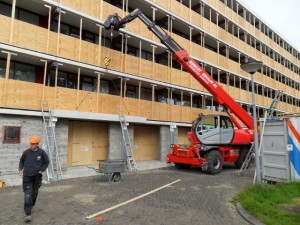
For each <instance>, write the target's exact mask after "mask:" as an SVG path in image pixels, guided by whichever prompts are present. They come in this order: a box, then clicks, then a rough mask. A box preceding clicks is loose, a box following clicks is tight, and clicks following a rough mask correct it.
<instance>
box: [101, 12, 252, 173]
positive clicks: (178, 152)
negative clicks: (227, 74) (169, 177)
mask: <svg viewBox="0 0 300 225" xmlns="http://www.w3.org/2000/svg"><path fill="white" fill-rule="evenodd" d="M135 18H139V19H140V20H141V21H142V22H143V23H144V24H145V25H146V26H147V27H148V28H149V30H151V31H152V32H153V33H154V34H155V35H156V36H157V37H158V38H159V39H160V41H161V42H162V43H163V44H164V45H165V46H166V47H167V48H168V50H169V51H170V52H171V53H172V54H173V57H174V58H175V59H176V60H177V61H178V62H179V63H180V64H181V65H182V66H183V67H184V68H185V69H186V70H187V71H188V72H189V73H190V74H191V75H192V76H193V77H194V78H195V79H196V80H197V81H198V82H199V83H200V84H201V85H203V86H204V87H205V89H206V90H207V91H209V92H210V93H211V94H212V95H213V97H214V98H215V100H216V101H217V102H218V103H219V104H220V105H223V106H225V108H227V109H229V110H230V111H231V112H232V113H233V114H234V115H235V116H236V117H238V118H239V119H240V120H241V121H242V122H243V123H244V125H245V126H246V127H247V128H245V129H244V128H243V127H242V126H241V125H240V124H239V123H238V122H237V120H236V119H235V118H234V117H233V116H231V115H230V114H229V116H226V115H206V116H203V115H201V116H199V117H198V118H197V119H196V120H195V121H194V122H193V125H192V130H191V131H190V132H188V137H189V140H190V141H191V142H192V145H190V146H189V145H181V144H176V145H173V146H172V152H171V153H169V154H168V155H167V157H166V161H167V163H174V164H175V166H176V168H178V169H184V168H189V167H191V166H196V167H201V168H202V170H203V171H206V172H207V173H210V174H217V173H219V172H221V170H222V166H223V164H224V163H234V164H235V166H236V167H237V168H240V167H241V166H242V164H243V161H244V159H245V157H246V155H247V153H248V151H249V149H250V147H251V145H252V142H253V139H254V135H253V129H254V121H253V118H252V117H251V116H250V115H249V114H248V113H247V112H246V111H245V110H244V109H243V108H242V107H241V106H240V105H239V104H238V103H237V102H236V101H235V100H234V99H233V98H232V97H231V96H230V95H229V94H228V93H227V92H226V91H225V90H224V89H223V88H222V86H221V85H220V84H219V83H218V82H216V81H215V80H214V79H213V78H212V77H211V76H210V75H209V74H208V73H207V72H206V71H205V70H204V69H203V68H202V67H201V66H200V65H199V64H198V63H197V62H196V61H195V60H194V59H193V58H191V57H190V56H189V54H188V53H187V52H186V51H185V50H184V49H183V48H182V47H181V46H179V44H177V42H176V41H175V40H174V39H173V38H172V37H170V36H169V35H168V34H167V33H166V32H165V31H164V30H163V29H162V28H160V27H159V26H158V25H156V24H155V23H154V22H153V21H151V20H150V19H148V17H147V16H146V15H144V14H143V13H142V11H141V10H140V9H135V10H133V11H132V12H131V13H129V14H128V15H127V16H126V17H124V18H123V19H122V18H120V17H119V16H118V14H114V15H110V16H108V18H107V20H106V21H105V22H104V27H105V29H107V30H108V29H114V30H116V31H117V30H119V29H120V28H124V27H125V24H126V23H129V22H131V21H132V20H134V19H135Z"/></svg>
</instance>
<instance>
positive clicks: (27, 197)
mask: <svg viewBox="0 0 300 225" xmlns="http://www.w3.org/2000/svg"><path fill="white" fill-rule="evenodd" d="M39 143H40V137H38V136H32V137H31V138H30V140H29V144H30V148H29V149H27V150H25V151H24V152H23V154H22V156H21V158H20V163H19V175H20V176H21V177H22V178H23V192H24V211H25V215H26V216H25V219H24V221H25V222H30V221H31V210H32V207H33V206H34V205H35V202H36V199H37V196H38V190H39V188H40V187H41V184H42V177H43V172H44V171H45V170H46V169H47V167H48V164H49V158H48V155H47V153H46V152H45V151H44V150H43V149H41V148H40V147H39V146H38V145H39Z"/></svg>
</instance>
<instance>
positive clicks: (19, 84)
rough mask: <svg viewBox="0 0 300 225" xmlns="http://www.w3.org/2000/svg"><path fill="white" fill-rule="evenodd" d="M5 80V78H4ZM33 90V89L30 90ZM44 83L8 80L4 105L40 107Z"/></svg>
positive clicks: (27, 107)
mask: <svg viewBox="0 0 300 225" xmlns="http://www.w3.org/2000/svg"><path fill="white" fill-rule="evenodd" d="M3 81H4V79H3ZM28 90H31V91H28ZM41 99H42V85H41V84H35V83H30V82H23V81H18V80H11V79H8V80H7V84H6V93H5V99H4V102H3V103H4V106H6V107H13V108H23V109H34V110H39V109H40V102H41Z"/></svg>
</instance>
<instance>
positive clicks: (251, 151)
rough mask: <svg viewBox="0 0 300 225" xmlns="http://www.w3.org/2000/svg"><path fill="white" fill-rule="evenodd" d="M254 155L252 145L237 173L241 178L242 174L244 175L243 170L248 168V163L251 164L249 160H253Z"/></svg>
mask: <svg viewBox="0 0 300 225" xmlns="http://www.w3.org/2000/svg"><path fill="white" fill-rule="evenodd" d="M254 154H255V151H254V144H252V145H251V148H250V149H249V151H248V153H247V155H246V158H245V160H244V162H243V164H242V167H241V169H240V171H239V172H238V176H243V175H244V173H245V170H246V169H247V168H248V166H249V164H250V162H251V159H252V158H253V156H254Z"/></svg>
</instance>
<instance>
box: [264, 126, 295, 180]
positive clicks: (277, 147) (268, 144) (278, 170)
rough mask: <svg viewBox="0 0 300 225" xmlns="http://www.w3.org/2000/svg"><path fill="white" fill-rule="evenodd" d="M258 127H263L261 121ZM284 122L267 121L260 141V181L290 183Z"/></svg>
mask: <svg viewBox="0 0 300 225" xmlns="http://www.w3.org/2000/svg"><path fill="white" fill-rule="evenodd" d="M260 127H261V128H262V127H263V122H262V121H261V125H260ZM287 141H288V140H287V126H286V121H285V120H274V121H267V122H266V125H265V128H264V133H263V140H262V158H261V159H262V160H261V161H262V162H261V163H262V179H263V180H267V181H276V182H277V181H286V182H290V180H291V173H290V165H289V161H290V160H289V152H288V151H287V144H288V142H287Z"/></svg>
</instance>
